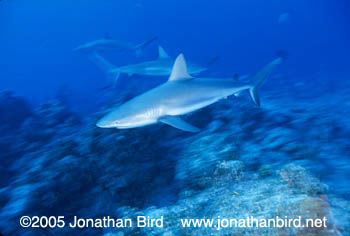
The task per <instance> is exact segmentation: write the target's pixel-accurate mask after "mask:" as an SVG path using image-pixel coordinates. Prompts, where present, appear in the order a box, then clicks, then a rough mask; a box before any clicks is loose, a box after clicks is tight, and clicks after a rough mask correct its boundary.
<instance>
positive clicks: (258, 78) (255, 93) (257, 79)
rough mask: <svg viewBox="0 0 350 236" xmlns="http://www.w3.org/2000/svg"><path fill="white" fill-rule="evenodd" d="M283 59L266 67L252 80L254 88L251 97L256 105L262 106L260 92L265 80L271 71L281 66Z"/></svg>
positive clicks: (250, 90)
mask: <svg viewBox="0 0 350 236" xmlns="http://www.w3.org/2000/svg"><path fill="white" fill-rule="evenodd" d="M281 62H282V58H277V59H276V60H274V61H272V62H270V64H268V65H266V66H265V67H264V68H263V69H262V70H260V71H259V72H258V73H256V74H255V75H254V76H253V78H252V80H251V83H252V87H251V88H250V89H249V93H250V97H251V98H252V100H253V101H254V103H255V104H256V105H258V106H260V98H259V95H258V90H259V88H260V87H261V85H262V84H263V82H264V81H265V79H266V78H267V77H268V76H269V74H270V73H271V71H272V70H273V69H274V68H275V67H276V66H277V65H279V64H281Z"/></svg>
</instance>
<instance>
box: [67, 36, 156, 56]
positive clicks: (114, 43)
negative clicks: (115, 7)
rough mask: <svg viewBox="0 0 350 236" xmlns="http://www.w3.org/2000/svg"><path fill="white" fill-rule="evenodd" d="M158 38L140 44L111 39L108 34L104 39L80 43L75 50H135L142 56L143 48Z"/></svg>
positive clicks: (91, 51) (87, 51) (137, 54)
mask: <svg viewBox="0 0 350 236" xmlns="http://www.w3.org/2000/svg"><path fill="white" fill-rule="evenodd" d="M156 39H157V37H154V38H152V39H150V40H147V41H145V42H142V43H140V44H134V43H130V42H121V41H118V40H114V39H110V38H109V37H108V36H106V37H105V38H103V39H98V40H95V41H92V42H88V43H85V44H83V45H80V46H78V47H77V48H75V49H74V50H75V51H79V52H84V53H93V52H103V51H109V50H118V51H121V52H122V51H134V52H135V53H136V56H141V54H142V50H143V49H144V48H145V47H147V46H148V45H150V44H151V43H152V42H153V41H155V40H156Z"/></svg>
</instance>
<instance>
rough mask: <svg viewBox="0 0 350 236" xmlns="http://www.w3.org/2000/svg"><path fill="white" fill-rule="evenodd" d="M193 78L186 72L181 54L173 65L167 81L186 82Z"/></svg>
mask: <svg viewBox="0 0 350 236" xmlns="http://www.w3.org/2000/svg"><path fill="white" fill-rule="evenodd" d="M192 78H193V77H192V76H191V75H190V74H188V72H187V65H186V60H185V57H184V55H183V54H180V55H179V56H178V57H177V58H176V60H175V63H174V66H173V69H172V70H171V74H170V77H169V80H168V81H177V80H188V79H192Z"/></svg>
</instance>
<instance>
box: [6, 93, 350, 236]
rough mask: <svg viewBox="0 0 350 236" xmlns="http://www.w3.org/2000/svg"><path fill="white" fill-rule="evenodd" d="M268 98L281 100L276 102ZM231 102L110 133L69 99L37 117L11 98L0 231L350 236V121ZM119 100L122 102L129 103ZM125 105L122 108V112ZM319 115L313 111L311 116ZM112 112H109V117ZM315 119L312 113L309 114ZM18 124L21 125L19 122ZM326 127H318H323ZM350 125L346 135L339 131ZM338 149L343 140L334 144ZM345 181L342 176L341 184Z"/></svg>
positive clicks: (300, 109)
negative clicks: (285, 224) (227, 222)
mask: <svg viewBox="0 0 350 236" xmlns="http://www.w3.org/2000/svg"><path fill="white" fill-rule="evenodd" d="M266 96H271V93H267V95H266ZM266 100H269V102H265V99H264V108H263V109H260V108H256V107H254V106H253V105H252V103H251V102H250V101H249V100H247V99H246V98H245V97H239V98H233V99H227V100H225V101H222V102H220V103H217V104H214V105H213V106H210V107H208V108H205V109H203V110H201V111H199V112H198V113H195V114H192V115H189V116H187V117H185V119H186V120H189V122H191V123H193V124H195V125H198V126H199V127H201V128H202V132H200V133H197V134H188V133H184V132H182V131H179V130H176V129H172V128H171V127H167V126H165V125H161V124H159V125H154V126H149V127H144V128H139V129H131V130H114V129H112V130H110V129H100V128H97V127H96V126H95V122H96V120H98V118H99V117H100V116H101V114H95V115H94V116H92V117H90V118H88V119H81V118H80V117H79V116H78V115H77V114H75V113H73V112H71V111H70V110H69V108H67V106H66V105H65V104H64V103H62V102H59V101H56V100H54V101H50V102H47V103H45V104H43V105H41V106H40V107H38V108H36V109H34V110H31V109H30V108H29V107H28V106H27V105H26V103H25V102H24V101H23V99H20V98H15V97H13V96H12V95H11V94H9V93H1V95H0V107H1V109H6V106H11V112H7V113H6V112H5V113H6V116H3V117H2V118H1V119H3V122H2V123H3V124H9V126H8V127H5V128H3V129H7V130H9V129H10V130H11V131H12V132H2V133H1V134H0V150H1V156H0V161H1V162H0V163H1V166H0V170H1V173H2V177H1V179H0V231H1V232H2V233H4V234H5V235H40V234H42V235H82V234H83V235H104V236H112V235H113V236H114V235H263V234H265V235H349V234H350V209H349V198H348V196H349V187H348V180H349V178H350V176H349V170H350V163H349V160H347V159H346V157H347V156H348V154H349V152H350V151H349V148H348V146H347V142H348V140H349V133H350V131H349V127H348V126H347V125H346V124H345V123H344V122H346V121H347V120H346V119H343V118H342V119H337V117H334V118H331V117H329V116H327V117H323V116H322V115H324V112H325V110H324V109H325V108H324V107H317V106H314V105H310V104H303V103H297V104H299V105H294V106H291V107H288V106H285V101H281V100H279V99H273V98H271V97H269V99H266ZM119 102H120V101H119ZM119 102H118V101H117V102H116V103H119ZM310 107H313V109H310ZM106 109H108V108H106ZM306 109H308V110H307V112H305V111H306ZM13 117H15V118H13ZM315 127H316V128H315ZM340 127H341V128H340ZM330 140H332V142H330ZM335 176H336V179H335ZM22 215H40V216H42V215H44V216H45V215H46V216H50V215H64V216H65V217H66V219H67V220H70V219H72V217H73V216H75V215H76V216H81V217H101V216H112V217H125V218H127V217H130V218H134V217H135V216H137V215H146V216H152V217H159V216H164V228H162V229H158V228H124V229H117V230H116V229H103V230H102V229H82V230H74V229H71V228H69V227H66V228H64V229H25V230H24V229H21V228H20V227H19V224H18V220H19V217H20V216H22ZM248 215H249V216H254V217H257V218H259V217H260V218H261V217H264V218H269V217H275V216H281V217H283V216H288V217H296V216H301V217H302V218H303V219H307V218H316V217H317V218H322V217H327V219H328V223H329V224H328V227H327V228H317V229H316V228H313V229H309V228H308V229H295V228H250V229H242V228H231V229H222V230H220V231H218V230H217V229H215V228H205V227H202V228H183V227H181V226H180V221H179V219H180V218H197V219H200V218H217V217H218V216H222V217H226V218H243V217H246V216H248Z"/></svg>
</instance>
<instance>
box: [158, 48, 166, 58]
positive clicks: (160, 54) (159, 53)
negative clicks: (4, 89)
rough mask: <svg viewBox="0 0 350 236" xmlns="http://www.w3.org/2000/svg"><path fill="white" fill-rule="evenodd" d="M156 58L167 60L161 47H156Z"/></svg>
mask: <svg viewBox="0 0 350 236" xmlns="http://www.w3.org/2000/svg"><path fill="white" fill-rule="evenodd" d="M158 57H159V58H161V59H164V58H169V55H168V53H166V52H165V51H164V49H163V48H162V47H161V46H158Z"/></svg>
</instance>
